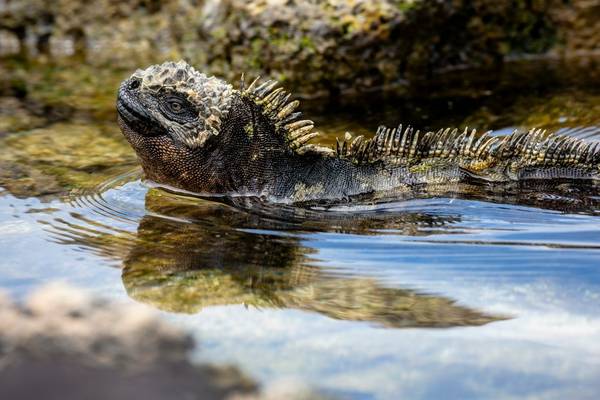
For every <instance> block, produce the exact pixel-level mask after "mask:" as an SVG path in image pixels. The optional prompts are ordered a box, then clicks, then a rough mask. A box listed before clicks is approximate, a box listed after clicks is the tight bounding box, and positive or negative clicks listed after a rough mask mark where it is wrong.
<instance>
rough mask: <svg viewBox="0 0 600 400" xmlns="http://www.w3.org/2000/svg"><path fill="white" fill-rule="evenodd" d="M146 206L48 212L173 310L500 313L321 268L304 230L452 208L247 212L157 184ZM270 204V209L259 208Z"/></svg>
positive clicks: (431, 219) (400, 221)
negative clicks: (134, 219) (128, 220)
mask: <svg viewBox="0 0 600 400" xmlns="http://www.w3.org/2000/svg"><path fill="white" fill-rule="evenodd" d="M107 198H108V196H107ZM103 199H104V198H103V197H97V198H96V200H95V202H88V204H98V203H100V202H101V201H102V200H103ZM246 205H248V204H246ZM254 206H255V209H258V208H257V207H256V206H257V204H254ZM112 208H114V209H115V210H113V212H112V213H111V212H110V209H111V204H110V203H109V202H104V203H103V204H102V207H101V214H103V215H104V216H106V215H108V216H110V215H115V213H116V214H123V211H122V210H121V211H119V210H118V206H117V205H115V206H114V207H112ZM145 209H146V212H145V214H144V215H143V216H142V217H141V219H140V220H139V223H137V227H136V231H135V232H133V231H131V230H128V229H126V228H124V229H121V228H118V227H117V226H110V224H106V223H104V222H99V221H98V220H94V219H93V218H90V217H89V216H83V215H80V214H76V213H71V215H70V216H69V218H57V219H54V221H53V222H51V224H50V230H51V231H52V233H53V235H54V237H55V240H56V241H59V242H60V243H62V244H70V245H76V246H78V247H80V248H84V249H87V250H90V251H93V252H94V253H96V254H99V255H102V256H104V257H107V258H112V259H115V260H118V261H119V262H122V280H123V284H124V286H125V289H126V291H127V293H128V294H129V296H130V297H132V298H133V299H135V300H137V301H141V302H144V303H147V304H150V305H152V306H154V307H157V308H159V309H161V310H165V311H170V312H177V313H196V312H199V311H200V310H202V309H203V308H204V307H209V306H215V305H231V304H244V305H246V306H254V307H258V308H264V307H269V308H292V309H300V310H305V311H311V312H317V313H320V314H323V315H326V316H329V317H331V318H335V319H343V320H353V321H368V322H371V323H375V324H377V325H380V326H385V327H393V328H401V327H451V326H465V325H469V326H472V325H482V324H486V323H488V322H491V321H495V320H499V319H503V318H505V317H504V316H500V315H490V314H487V313H484V312H481V311H477V310H473V309H470V308H467V307H464V306H461V305H458V304H456V303H455V301H454V300H452V299H449V298H446V297H441V296H436V295H431V294H425V293H420V292H417V291H414V290H409V289H403V288H397V287H386V286H383V285H382V284H381V283H380V282H378V281H377V280H376V279H373V278H370V277H366V276H360V275H358V276H357V275H351V274H333V273H327V272H325V271H324V270H322V269H321V268H319V266H318V259H317V258H316V257H318V255H317V254H316V253H315V250H314V249H312V248H311V247H310V239H307V237H306V236H305V235H304V234H303V233H305V232H306V230H312V229H317V228H323V227H324V225H325V224H327V226H328V227H329V228H330V229H331V230H333V231H353V232H364V233H369V232H371V233H372V232H376V231H379V230H380V229H383V228H385V229H395V231H396V232H403V233H404V234H407V235H415V236H426V235H431V234H433V233H435V232H436V230H438V229H440V228H442V227H444V226H446V225H448V226H450V225H452V224H453V223H456V222H457V221H458V218H457V217H456V216H445V215H441V214H440V215H430V214H420V213H412V212H396V213H391V212H389V211H388V212H384V213H382V212H375V211H373V212H365V213H355V214H354V215H353V216H352V218H350V219H348V220H345V219H343V218H341V216H340V215H341V214H340V215H337V214H336V212H333V213H332V214H331V215H328V217H327V219H324V220H320V221H319V220H318V219H316V218H315V215H317V212H316V211H310V210H297V213H296V216H295V218H290V219H286V218H284V217H286V216H287V217H289V214H290V213H294V211H293V210H295V208H292V207H281V208H278V210H280V212H281V213H283V215H277V211H276V210H277V209H272V208H270V207H269V206H263V207H262V208H261V211H260V212H257V213H255V214H251V213H247V212H243V211H240V210H239V209H235V208H232V207H230V206H228V205H226V204H222V203H216V202H210V201H204V200H199V199H191V198H185V197H181V196H176V195H172V194H169V193H166V192H164V191H162V190H158V189H151V190H149V191H148V192H147V194H146V196H145ZM338 212H339V211H338ZM269 213H271V216H270V218H268V217H265V216H261V215H259V214H263V215H266V214H269ZM298 213H300V214H303V215H304V214H306V213H308V214H309V215H311V216H312V217H313V219H309V218H300V216H299V215H298ZM131 214H132V215H134V214H135V212H132V213H131ZM321 215H324V214H323V213H321ZM304 216H305V217H306V215H304ZM384 216H385V217H384ZM311 221H312V222H311ZM451 231H452V230H451V229H449V230H448V231H446V233H448V232H451ZM457 232H460V231H457Z"/></svg>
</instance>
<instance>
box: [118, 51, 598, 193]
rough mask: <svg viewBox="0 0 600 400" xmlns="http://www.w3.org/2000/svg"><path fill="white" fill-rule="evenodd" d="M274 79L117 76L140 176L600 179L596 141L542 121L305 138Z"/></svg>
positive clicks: (336, 189) (402, 187)
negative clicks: (499, 132) (516, 128)
mask: <svg viewBox="0 0 600 400" xmlns="http://www.w3.org/2000/svg"><path fill="white" fill-rule="evenodd" d="M276 86H277V82H273V81H267V82H264V83H262V84H258V83H257V81H254V82H253V83H252V84H251V85H250V86H249V87H247V88H245V87H244V84H243V80H242V87H241V88H240V89H239V90H236V89H234V88H233V87H232V86H231V85H229V84H227V83H226V82H223V81H221V80H219V79H217V78H212V77H211V78H208V77H206V76H205V75H204V74H201V73H198V72H197V71H195V70H194V69H193V68H192V67H190V66H189V65H188V64H186V63H184V62H179V63H172V62H168V63H165V64H162V65H159V66H152V67H150V68H148V69H146V70H143V71H141V70H138V71H136V72H135V73H134V74H133V76H132V77H131V78H129V79H128V80H126V81H125V82H123V84H122V85H121V88H120V89H119V97H118V102H117V108H118V111H119V123H120V125H121V128H122V131H123V133H124V135H125V136H126V137H127V139H128V140H129V142H130V143H131V145H132V146H133V148H134V149H135V151H136V152H137V154H138V156H139V158H140V160H141V163H142V166H143V169H144V171H145V173H146V175H147V176H148V178H150V179H152V180H154V181H156V182H158V183H161V184H166V185H170V186H173V187H175V188H178V189H183V190H186V191H191V192H195V193H203V194H207V193H208V194H234V193H235V194H248V195H258V196H265V197H268V198H271V199H274V200H277V201H290V202H300V201H313V200H334V201H335V200H343V199H347V198H350V197H353V196H358V195H365V194H378V193H384V192H385V193H390V192H392V193H393V192H397V193H401V192H410V190H411V189H412V188H415V187H418V186H422V185H433V184H435V185H447V184H453V183H457V182H461V181H464V180H467V179H481V180H484V181H488V182H497V183H500V182H514V181H521V180H528V179H543V180H551V179H585V180H600V147H599V146H598V144H597V143H586V142H584V141H582V140H579V139H576V138H572V137H569V136H559V135H555V134H548V133H546V132H545V131H541V130H532V131H529V132H514V133H513V134H512V135H508V136H503V137H497V136H491V135H490V134H489V133H478V132H476V131H474V130H472V131H469V130H467V129H465V130H464V131H459V130H457V129H445V130H440V131H437V132H419V131H416V130H413V129H412V128H404V129H403V128H402V127H398V128H395V129H389V128H385V127H380V128H379V129H378V131H377V133H376V135H375V136H374V137H373V138H372V139H368V140H365V139H363V138H362V137H358V138H354V139H353V138H351V137H349V136H348V135H347V137H346V138H345V139H344V140H343V141H341V142H340V141H338V144H337V147H336V149H328V148H324V147H320V146H315V145H311V144H307V142H308V141H309V140H310V139H312V138H313V137H314V136H316V135H317V134H316V133H314V132H313V130H312V129H313V123H312V122H311V121H307V120H300V118H299V117H300V113H297V112H295V109H296V108H297V106H298V102H297V101H291V102H290V101H289V97H290V95H289V94H286V93H285V92H284V91H283V90H282V89H280V88H276Z"/></svg>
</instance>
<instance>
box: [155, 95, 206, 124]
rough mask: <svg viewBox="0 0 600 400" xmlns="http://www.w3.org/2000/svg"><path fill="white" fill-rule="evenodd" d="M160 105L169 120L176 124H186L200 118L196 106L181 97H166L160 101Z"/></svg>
mask: <svg viewBox="0 0 600 400" xmlns="http://www.w3.org/2000/svg"><path fill="white" fill-rule="evenodd" d="M158 105H159V108H160V110H161V111H162V113H163V114H164V115H165V116H166V117H167V118H169V119H171V120H173V121H176V122H180V123H186V122H189V121H192V120H195V119H197V118H198V112H197V111H196V109H195V107H194V105H193V104H192V103H190V102H189V101H188V100H187V99H184V98H182V97H179V96H175V95H171V96H165V97H164V98H162V99H161V100H159V103H158Z"/></svg>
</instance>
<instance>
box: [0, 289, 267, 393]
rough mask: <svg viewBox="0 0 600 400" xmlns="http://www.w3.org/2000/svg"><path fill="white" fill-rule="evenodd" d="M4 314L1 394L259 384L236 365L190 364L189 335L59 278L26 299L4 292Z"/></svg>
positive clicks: (0, 309)
mask: <svg viewBox="0 0 600 400" xmlns="http://www.w3.org/2000/svg"><path fill="white" fill-rule="evenodd" d="M0 321H2V326H3V328H2V330H1V331H0V349H1V354H2V357H1V362H0V397H1V398H6V399H8V398H33V397H32V396H35V397H40V396H41V397H43V398H47V399H54V398H62V399H78V398H89V399H101V398H118V399H124V398H131V397H128V396H133V397H138V396H140V397H143V398H146V399H161V398H179V399H183V398H185V399H189V398H192V399H194V398H198V399H199V398H202V399H221V398H225V397H227V396H229V395H231V394H233V393H237V392H239V393H242V394H243V393H253V392H255V390H256V385H255V384H254V383H253V382H252V381H251V380H250V379H248V378H246V377H244V376H243V375H242V374H241V373H240V372H239V371H237V370H236V369H233V368H230V367H212V366H198V365H194V364H192V363H191V362H190V361H189V352H190V351H191V350H192V348H193V340H192V339H191V337H190V335H189V334H187V333H186V332H184V331H182V330H181V329H179V328H176V327H174V326H172V325H170V324H168V323H166V322H164V321H163V320H161V319H159V318H158V317H157V316H156V314H154V313H153V312H151V311H150V310H148V309H147V308H144V307H140V306H135V305H131V304H128V305H119V304H115V303H110V302H107V301H105V300H101V299H98V298H96V297H92V296H90V295H88V294H86V293H84V292H82V291H80V290H77V289H74V288H72V287H69V286H65V285H62V284H54V285H50V286H47V287H45V288H42V289H40V290H38V291H37V292H35V293H33V294H32V295H31V296H30V297H29V298H28V299H27V300H26V301H25V303H24V304H22V305H17V304H14V303H12V302H11V301H10V300H9V299H8V297H7V296H6V295H5V294H3V295H2V297H0Z"/></svg>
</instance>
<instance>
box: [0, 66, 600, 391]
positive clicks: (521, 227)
mask: <svg viewBox="0 0 600 400" xmlns="http://www.w3.org/2000/svg"><path fill="white" fill-rule="evenodd" d="M541 68H542V69H543V71H544V72H545V74H540V73H539V70H537V71H536V74H535V75H536V76H540V77H542V78H543V79H542V81H541V82H540V79H529V80H528V81H527V82H526V81H519V79H521V78H519V77H520V76H521V77H522V76H525V77H531V76H532V75H531V74H529V75H528V74H527V73H522V74H525V75H519V74H517V73H516V72H515V71H506V73H502V74H500V75H498V80H497V81H494V82H493V84H491V85H490V84H488V85H487V86H486V85H480V84H479V83H478V82H473V81H469V82H465V83H464V85H463V86H464V87H462V88H459V89H460V90H459V89H456V90H452V91H446V92H445V93H442V94H437V92H435V91H432V90H431V89H425V88H424V87H415V88H411V89H410V90H409V92H408V93H407V94H404V95H403V96H401V97H395V96H391V95H385V96H382V95H371V96H363V97H360V98H353V99H342V101H340V102H339V103H337V104H331V103H327V104H323V103H318V102H312V103H309V104H307V106H308V107H307V108H308V115H309V117H311V118H313V119H314V120H315V121H316V122H317V126H318V127H319V126H320V127H321V128H322V130H323V131H324V138H323V139H322V141H323V142H325V143H331V142H332V141H333V138H334V137H335V135H340V134H343V132H344V131H345V130H351V131H353V132H355V133H364V132H367V131H374V129H375V126H376V125H377V124H378V122H384V123H388V124H391V123H394V124H395V123H397V122H400V121H411V122H412V123H414V124H415V125H416V126H417V127H421V128H437V127H441V126H444V125H448V124H456V125H465V124H469V125H470V126H475V127H478V128H482V129H493V130H497V131H498V132H506V131H507V130H510V129H512V128H514V127H530V126H534V125H536V126H542V127H548V128H556V129H558V128H561V127H572V126H584V127H593V126H596V125H599V124H600V113H597V112H596V110H597V108H598V107H599V106H598V105H599V104H600V103H599V102H598V99H600V97H599V96H600V95H599V94H598V92H597V88H596V87H595V86H594V84H593V82H596V80H594V77H593V76H588V77H587V78H588V79H584V78H585V77H582V74H581V73H579V74H575V73H564V70H563V69H555V67H554V66H552V65H550V66H547V65H544V66H542V67H541ZM517 71H521V69H518V70H517ZM553 71H554V72H553ZM561 71H563V72H561ZM584 71H590V69H585V70H584ZM551 73H554V74H555V76H556V75H560V76H568V77H570V76H577V77H578V79H563V80H555V81H554V82H555V83H556V84H552V85H551V84H549V82H548V81H547V80H546V78H547V76H549V75H550V74H551ZM561 73H562V74H563V75H561ZM457 75H458V76H460V74H458V73H457ZM456 79H462V78H456ZM579 80H582V81H583V82H580V81H579ZM431 84H433V83H431ZM519 86H521V89H518V90H517V89H515V87H519ZM453 87H454V86H453ZM427 90H429V92H428V91H427ZM589 140H595V138H593V137H592V138H589ZM0 141H1V142H2V146H1V147H0V167H1V168H2V173H0V182H1V188H0V249H1V251H2V257H1V258H0V271H2V272H1V273H0V287H2V288H4V289H7V290H9V291H10V292H12V293H13V294H15V295H16V296H18V297H22V296H24V295H26V294H27V293H28V292H29V291H30V290H32V289H33V288H34V287H36V286H37V285H40V284H42V283H44V282H47V281H50V280H56V279H59V280H65V281H68V282H71V283H74V284H77V285H80V286H84V287H86V288H89V289H90V290H92V291H95V292H97V293H101V294H103V295H106V296H110V297H114V298H118V299H121V300H124V301H134V302H138V303H142V304H146V305H147V306H148V307H152V308H153V309H157V310H160V311H161V312H162V313H164V315H165V316H166V317H167V318H170V319H172V320H174V321H176V323H178V324H181V325H182V326H184V327H187V328H189V329H191V330H193V332H194V334H195V335H196V336H197V338H198V341H199V343H200V348H199V350H198V352H197V357H198V359H200V360H203V361H213V362H223V363H234V364H236V365H239V366H240V367H242V368H243V369H244V370H245V371H246V372H247V373H249V374H250V375H252V376H254V377H256V378H258V379H260V380H261V381H262V382H271V381H276V380H283V379H298V380H302V381H305V382H308V383H309V384H311V385H313V386H315V387H318V388H320V389H323V390H325V391H327V392H331V393H333V394H335V395H337V396H339V397H341V398H356V399H369V398H382V399H387V398H389V399H395V398H423V399H438V398H524V397H531V398H547V399H554V398H556V399H563V398H578V399H585V398H590V399H592V398H596V396H597V393H598V392H599V391H600V381H599V380H598V376H600V308H599V307H598V305H599V304H600V269H599V267H600V217H599V216H598V213H599V212H600V206H599V202H600V192H598V191H595V190H594V189H593V188H592V189H590V190H588V189H584V188H581V187H579V186H577V185H575V186H572V187H569V188H567V190H562V191H560V192H559V193H557V192H555V191H553V190H551V189H549V188H545V187H530V188H527V187H522V188H520V189H519V190H517V191H504V192H496V191H493V190H490V189H485V190H482V189H481V188H479V189H473V188H470V189H469V188H457V189H459V190H457V193H456V194H455V195H452V194H451V195H446V196H444V197H440V196H424V197H423V198H417V199H411V200H403V201H390V202H385V203H377V204H370V203H369V204H361V205H356V204H352V205H339V206H336V207H325V208H323V207H320V208H319V207H313V208H312V209H296V208H294V207H291V206H283V205H278V206H275V205H269V204H264V203H262V202H260V201H257V200H256V199H246V200H245V201H243V202H241V201H240V202H238V204H237V206H232V205H230V204H224V203H223V201H221V200H220V199H199V198H191V197H185V196H180V195H176V194H172V193H169V192H167V191H164V190H162V189H160V188H158V187H156V186H155V185H153V184H151V183H149V182H145V181H143V180H142V176H141V172H140V171H139V169H138V168H137V167H136V162H135V157H134V156H133V153H132V152H131V151H130V150H129V148H128V147H127V145H126V143H125V142H124V141H123V139H122V138H121V136H120V133H119V132H118V129H117V128H116V126H115V125H114V123H113V122H112V121H110V120H107V119H100V120H99V119H94V118H79V119H75V120H66V121H62V122H59V123H49V124H48V125H47V126H43V127H36V128H32V129H30V130H19V131H15V132H7V133H5V134H3V136H2V137H1V138H0ZM467 189H468V190H467ZM465 192H468V193H469V195H459V193H465Z"/></svg>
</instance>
